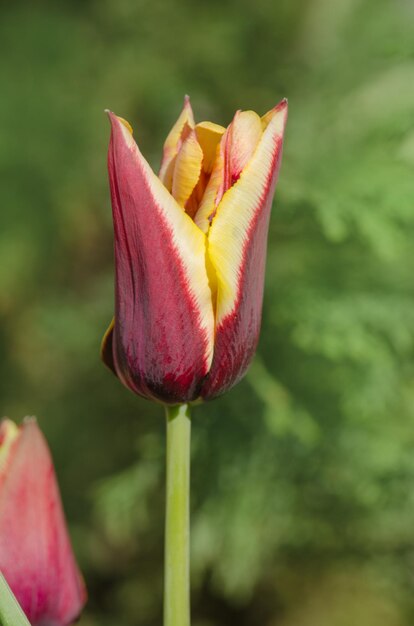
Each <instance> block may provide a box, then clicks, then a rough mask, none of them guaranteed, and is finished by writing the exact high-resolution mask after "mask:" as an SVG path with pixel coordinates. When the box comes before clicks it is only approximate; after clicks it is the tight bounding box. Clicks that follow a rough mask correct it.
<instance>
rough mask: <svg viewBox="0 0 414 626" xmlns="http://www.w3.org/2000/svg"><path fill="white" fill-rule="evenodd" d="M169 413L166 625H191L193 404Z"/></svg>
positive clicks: (168, 410) (173, 408)
mask: <svg viewBox="0 0 414 626" xmlns="http://www.w3.org/2000/svg"><path fill="white" fill-rule="evenodd" d="M166 413H167V489H166V496H167V497H166V500H167V502H166V520H165V565H164V567H165V579H164V626H190V545H189V544H190V437H191V421H190V407H189V405H188V404H181V405H179V406H173V407H166Z"/></svg>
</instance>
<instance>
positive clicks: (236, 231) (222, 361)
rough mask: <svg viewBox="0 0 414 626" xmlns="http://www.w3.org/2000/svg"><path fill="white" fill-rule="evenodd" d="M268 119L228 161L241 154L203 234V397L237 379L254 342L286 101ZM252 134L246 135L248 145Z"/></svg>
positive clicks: (226, 386)
mask: <svg viewBox="0 0 414 626" xmlns="http://www.w3.org/2000/svg"><path fill="white" fill-rule="evenodd" d="M269 118H270V119H269V120H268V124H267V127H266V128H265V130H264V132H263V135H262V137H261V139H260V141H259V143H258V145H257V147H256V149H255V150H254V151H253V153H251V154H250V156H249V150H247V149H246V150H245V151H241V150H240V151H238V152H237V153H236V154H235V155H234V162H238V161H241V160H242V159H240V155H244V156H243V159H244V161H245V162H246V163H247V165H246V166H245V167H244V168H243V169H242V171H241V173H240V176H239V178H238V179H237V180H236V182H235V183H234V184H233V186H231V187H230V188H229V189H228V190H227V191H226V192H225V194H224V196H223V198H222V200H221V202H220V204H219V205H218V207H217V212H216V215H215V217H214V219H213V221H212V225H211V228H210V230H209V233H208V251H209V257H210V260H211V263H212V265H213V266H214V269H215V272H216V277H217V306H216V339H215V347H214V358H213V363H212V367H211V371H210V373H209V377H208V379H207V380H206V382H205V384H204V385H203V388H202V392H201V395H202V397H204V398H210V397H214V396H215V395H218V394H220V393H222V392H224V391H225V390H226V389H228V388H230V387H232V386H233V385H234V384H235V383H236V382H237V381H238V380H240V378H241V377H242V376H243V374H244V373H245V371H246V369H247V367H248V365H249V363H250V361H251V359H252V357H253V354H254V351H255V349H256V345H257V341H258V337H259V330H260V321H261V310H262V299H263V283H264V271H265V260H266V242H267V231H268V223H269V216H270V209H271V205H272V199H273V193H274V189H275V185H276V181H277V176H278V172H279V167H280V162H281V156H282V144H283V134H284V128H285V123H286V118H287V102H286V101H285V100H283V101H282V102H281V103H280V104H279V105H278V106H277V107H275V108H274V109H273V112H272V114H271V115H270V114H269ZM258 120H259V122H260V118H258ZM254 125H256V122H255V123H254ZM255 133H256V131H255V130H252V133H251V135H250V137H251V140H250V145H251V146H252V145H253V143H254V137H255V136H256V135H255ZM252 138H253V139H252ZM240 140H241V141H243V138H242V137H240ZM237 145H240V143H239V144H237ZM230 162H233V155H231V159H230ZM234 171H236V169H235V170H234Z"/></svg>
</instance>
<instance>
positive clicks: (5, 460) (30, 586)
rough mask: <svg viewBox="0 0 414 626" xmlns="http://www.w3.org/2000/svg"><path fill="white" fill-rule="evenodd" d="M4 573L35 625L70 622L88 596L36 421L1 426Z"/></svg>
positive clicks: (0, 561)
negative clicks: (19, 424) (20, 424)
mask: <svg viewBox="0 0 414 626" xmlns="http://www.w3.org/2000/svg"><path fill="white" fill-rule="evenodd" d="M0 571H1V572H2V573H3V575H4V576H5V578H6V580H7V582H8V584H9V586H10V588H11V590H12V591H13V593H14V595H15V596H16V598H17V600H18V602H19V604H20V606H21V607H22V609H23V611H24V612H25V613H26V616H27V618H28V620H29V621H30V623H31V624H32V626H66V625H67V624H71V623H72V622H73V621H74V620H75V619H76V618H77V617H78V616H79V614H80V612H81V609H82V607H83V605H84V604H85V600H86V591H85V587H84V584H83V580H82V577H81V575H80V573H79V571H78V568H77V566H76V562H75V559H74V556H73V553H72V548H71V545H70V540H69V536H68V532H67V529H66V524H65V519H64V514H63V510H62V504H61V500H60V495H59V489H58V485H57V482H56V477H55V473H54V469H53V463H52V459H51V456H50V452H49V449H48V447H47V444H46V441H45V439H44V437H43V435H42V433H41V431H40V429H39V427H38V426H37V423H36V421H35V420H34V419H27V420H25V422H24V423H23V425H22V426H21V427H18V426H16V425H15V424H14V423H13V422H11V421H10V420H3V421H2V422H1V424H0Z"/></svg>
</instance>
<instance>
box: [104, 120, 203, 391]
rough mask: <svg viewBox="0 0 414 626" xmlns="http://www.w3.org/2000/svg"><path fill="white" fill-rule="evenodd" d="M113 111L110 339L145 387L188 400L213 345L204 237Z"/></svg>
mask: <svg viewBox="0 0 414 626" xmlns="http://www.w3.org/2000/svg"><path fill="white" fill-rule="evenodd" d="M110 118H111V122H112V134H111V142H110V147H109V157H108V166H109V179H110V186H111V196H112V209H113V218H114V231H115V271H116V290H115V326H114V333H113V337H111V333H110V334H109V335H108V341H112V343H113V351H112V353H113V364H114V368H115V370H116V373H117V375H118V377H119V378H120V379H121V381H122V382H123V383H124V384H125V385H126V386H127V387H129V388H130V389H131V390H132V391H134V392H136V393H138V394H140V395H143V396H145V397H150V398H153V399H158V400H161V401H163V402H170V403H176V402H184V401H190V400H193V399H194V398H196V397H197V396H198V394H199V390H200V387H201V384H202V381H203V379H204V377H205V375H206V374H207V372H208V371H209V368H210V365H211V360H212V352H213V337H214V315H213V307H212V300H211V291H210V287H209V284H208V277H207V270H206V264H205V254H206V252H205V250H206V238H205V235H204V234H203V233H202V232H201V231H200V229H199V228H198V227H197V226H196V225H195V224H194V222H193V221H192V220H191V218H190V217H189V216H188V215H186V213H185V212H184V211H183V209H182V208H181V207H180V206H179V205H178V204H177V202H176V201H175V200H174V198H173V197H172V196H171V194H170V193H168V191H167V190H166V189H165V187H164V185H163V184H162V183H161V182H160V180H159V179H158V178H157V176H155V174H154V173H153V171H152V170H151V168H150V167H149V165H148V163H147V162H146V161H145V159H144V158H143V156H142V155H141V153H140V151H139V149H138V147H137V145H136V143H135V141H134V140H133V138H132V135H131V134H130V133H129V132H128V130H127V129H126V128H125V126H124V125H123V124H122V123H121V122H120V121H119V120H118V118H117V117H116V116H115V115H114V114H113V113H111V114H110ZM103 352H104V354H105V353H106V352H107V349H106V347H104V349H103ZM109 365H110V364H109Z"/></svg>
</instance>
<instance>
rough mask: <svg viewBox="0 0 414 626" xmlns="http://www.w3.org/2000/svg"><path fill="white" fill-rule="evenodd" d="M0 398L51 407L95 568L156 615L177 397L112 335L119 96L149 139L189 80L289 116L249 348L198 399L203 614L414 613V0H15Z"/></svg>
mask: <svg viewBox="0 0 414 626" xmlns="http://www.w3.org/2000/svg"><path fill="white" fill-rule="evenodd" d="M0 11H1V13H0V48H1V54H0V79H1V83H0V84H1V86H2V89H1V92H2V93H1V97H0V112H1V115H0V172H1V195H2V210H1V227H0V316H1V324H0V350H1V352H0V354H1V359H0V368H1V376H0V399H1V411H2V413H3V414H6V415H8V416H10V417H12V418H13V419H20V418H21V417H23V416H24V415H26V414H36V415H37V416H38V417H39V419H40V424H41V426H42V428H43V430H44V431H45V433H46V435H47V437H48V439H49V442H50V445H51V448H52V452H53V455H54V458H55V462H56V467H57V471H58V476H59V479H60V483H61V489H62V494H63V499H64V503H65V508H66V512H67V516H68V520H69V524H70V529H71V534H72V537H73V541H74V545H75V547H76V552H77V555H78V558H79V561H80V564H81V567H82V570H83V572H84V575H85V578H86V580H87V584H88V588H89V594H90V599H89V604H88V607H87V610H86V612H85V614H84V616H83V618H82V622H81V624H82V626H95V625H96V626H98V625H101V626H105V625H108V626H109V625H111V626H112V625H113V624H116V625H117V626H132V625H134V626H159V625H160V624H161V614H162V565H163V558H162V551H163V521H164V419H163V415H162V411H161V410H160V408H159V407H158V406H153V405H152V404H150V403H149V402H146V401H144V400H141V399H139V398H136V397H134V396H133V395H132V394H131V393H129V392H128V391H126V390H125V389H123V388H122V386H121V385H120V383H119V382H118V381H117V380H116V379H115V378H114V377H113V376H112V375H111V374H110V373H109V371H107V370H106V369H105V368H104V366H103V365H102V364H101V363H100V361H99V356H98V355H99V345H100V340H101V336H102V334H103V332H104V330H105V328H106V326H107V324H108V322H109V320H110V319H111V316H112V310H113V266H112V263H113V260H112V224H111V211H110V203H109V193H108V183H107V173H106V150H107V143H108V136H109V126H108V122H107V119H106V117H105V115H104V113H103V109H104V108H106V107H109V108H111V109H112V110H114V111H116V112H117V113H118V114H119V115H122V116H123V117H125V118H127V119H128V120H129V121H131V123H132V124H133V126H134V129H135V136H136V137H137V140H138V142H139V143H140V146H141V148H142V150H143V152H144V154H145V155H146V156H147V157H148V159H149V161H150V162H151V163H152V164H153V166H154V167H157V166H158V163H159V159H160V154H161V148H162V143H163V140H164V137H165V135H166V133H167V132H168V130H169V127H170V126H171V125H172V123H173V122H174V121H175V119H176V117H177V115H178V113H179V111H180V109H181V104H182V98H183V95H184V94H185V93H189V94H190V95H191V98H192V103H193V107H194V110H195V113H196V117H197V119H198V121H201V120H203V119H209V120H213V121H215V122H218V123H221V124H225V125H227V124H228V123H229V122H230V120H231V118H232V115H233V113H234V111H235V110H236V109H238V108H244V109H250V108H251V109H254V110H256V111H258V112H259V113H264V112H265V111H266V110H268V109H269V108H271V107H272V106H273V105H274V104H275V103H276V102H277V101H279V100H280V99H281V98H282V97H283V96H287V97H288V98H289V104H290V118H289V123H288V130H287V136H286V144H285V153H284V162H283V165H282V170H281V176H280V183H279V186H278V190H277V194H276V202H275V207H274V211H273V217H272V222H271V228H270V240H269V253H268V270H267V282H266V292H265V303H264V315H263V328H262V337H261V343H260V347H259V350H258V355H257V358H256V360H255V362H254V365H253V366H252V368H251V370H250V372H249V374H248V376H247V377H246V379H245V380H244V381H243V382H242V383H241V384H240V385H239V386H238V387H237V388H236V389H234V390H233V391H232V392H231V393H229V394H228V395H227V396H225V397H223V398H222V399H220V400H217V401H215V402H213V403H211V404H209V405H206V406H202V407H199V408H197V410H195V411H194V431H193V432H194V439H193V461H192V464H193V474H192V523H193V533H192V541H193V548H192V580H193V626H234V625H235V624H237V625H239V626H251V625H256V624H260V625H261V626H349V625H354V624H356V625H358V626H359V625H360V626H374V625H375V626H411V625H412V624H413V623H414V366H413V347H414V300H413V268H414V262H413V261H414V255H413V235H414V206H413V204H414V202H413V200H414V175H413V169H414V125H413V120H414V5H413V2H412V0H393V1H391V0H335V1H334V0H279V1H275V0H255V2H253V1H252V0H221V1H220V2H219V1H217V0H210V1H209V2H194V1H193V2H190V1H189V0H187V1H185V0H173V1H171V2H160V1H158V0H84V1H80V0H78V1H72V2H63V1H56V0H55V1H52V0H49V1H45V0H39V1H37V2H33V3H29V2H24V3H22V2H19V1H16V2H14V3H2V5H1V9H0Z"/></svg>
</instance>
